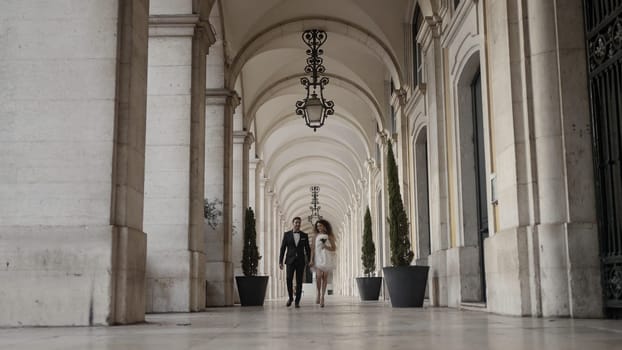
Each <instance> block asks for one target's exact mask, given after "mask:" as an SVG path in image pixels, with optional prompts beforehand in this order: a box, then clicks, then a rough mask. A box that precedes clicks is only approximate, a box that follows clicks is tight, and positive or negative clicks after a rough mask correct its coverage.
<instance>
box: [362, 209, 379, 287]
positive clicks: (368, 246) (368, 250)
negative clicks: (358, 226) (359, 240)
mask: <svg viewBox="0 0 622 350" xmlns="http://www.w3.org/2000/svg"><path fill="white" fill-rule="evenodd" d="M363 221H364V226H363V248H362V249H361V251H362V255H361V259H362V260H363V273H364V274H365V276H366V277H371V276H372V275H373V273H374V272H375V271H376V246H375V245H374V241H373V239H372V237H371V213H370V212H369V207H367V211H365V218H364V219H363Z"/></svg>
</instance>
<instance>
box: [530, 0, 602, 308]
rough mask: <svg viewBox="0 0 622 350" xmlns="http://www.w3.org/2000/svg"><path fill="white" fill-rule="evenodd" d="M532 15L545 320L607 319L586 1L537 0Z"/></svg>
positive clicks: (539, 246)
mask: <svg viewBox="0 0 622 350" xmlns="http://www.w3.org/2000/svg"><path fill="white" fill-rule="evenodd" d="M527 13H528V19H527V21H528V26H527V27H528V29H529V37H530V40H529V42H528V43H529V46H528V55H529V56H528V62H529V65H530V66H529V69H530V70H531V76H530V78H531V84H530V86H528V88H527V89H528V91H527V96H528V98H529V97H531V99H532V101H533V102H531V101H529V102H531V103H529V102H528V105H530V106H531V107H532V108H529V109H528V110H529V111H532V113H533V115H530V118H529V119H530V121H531V123H533V134H532V135H530V136H531V137H533V139H532V141H531V142H533V153H532V155H531V156H532V157H533V160H532V165H534V166H535V167H536V168H537V170H536V174H535V175H536V178H537V183H538V187H537V196H538V198H537V208H538V209H539V210H538V213H537V214H538V218H537V221H539V224H538V225H536V227H535V231H536V235H535V237H536V240H537V242H538V243H537V244H534V245H532V246H530V248H531V249H534V252H533V254H539V258H538V260H539V271H538V272H537V275H539V276H540V281H539V285H540V288H541V293H540V294H541V302H542V316H545V317H546V316H573V317H601V316H602V291H601V288H600V266H599V256H598V254H599V249H598V238H597V237H598V230H597V226H596V212H595V208H596V206H595V203H594V197H595V195H594V185H593V184H594V176H593V173H592V171H591V170H592V157H591V150H592V148H591V144H590V141H591V140H590V137H585V136H583V135H589V134H590V132H591V130H590V127H589V125H590V119H589V105H588V101H589V96H588V93H587V90H586V89H585V88H584V87H583V85H582V82H584V81H586V80H587V74H586V66H587V64H586V63H585V45H584V36H583V28H580V27H581V26H578V25H576V23H577V22H576V20H579V23H581V21H580V19H581V18H582V15H583V10H582V4H581V1H579V0H573V1H567V2H564V3H563V4H562V3H557V2H540V1H535V0H530V1H528V5H527ZM553 24H556V25H557V28H554V26H553ZM578 63H579V64H578Z"/></svg>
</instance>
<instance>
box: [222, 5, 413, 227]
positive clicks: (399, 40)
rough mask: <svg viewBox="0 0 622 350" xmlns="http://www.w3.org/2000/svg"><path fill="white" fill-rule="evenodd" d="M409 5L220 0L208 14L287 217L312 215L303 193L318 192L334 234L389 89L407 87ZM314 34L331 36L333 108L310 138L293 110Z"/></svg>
mask: <svg viewBox="0 0 622 350" xmlns="http://www.w3.org/2000/svg"><path fill="white" fill-rule="evenodd" d="M412 7H413V1H412V0H391V1H377V0H339V1H335V0H315V1H309V0H307V1H301V0H261V1H251V0H224V1H222V3H221V4H220V6H219V7H218V8H217V9H215V10H216V11H221V16H219V17H220V18H221V23H219V24H220V26H221V28H219V30H221V31H222V32H223V33H224V34H222V35H223V38H224V42H225V56H226V57H227V61H228V64H229V67H230V70H229V75H228V76H226V77H224V80H225V84H226V85H227V86H228V87H230V88H235V89H236V90H237V91H238V93H239V95H240V96H242V100H243V103H242V105H241V108H242V110H241V111H240V112H241V113H242V115H243V116H244V127H245V128H246V129H247V130H249V131H252V132H253V133H254V135H255V139H256V144H255V148H256V149H255V150H256V154H257V156H258V157H259V158H261V159H262V161H263V164H264V176H265V177H266V178H268V179H269V186H271V188H272V189H273V190H274V191H275V194H276V196H277V199H278V201H279V205H280V208H281V209H282V211H283V215H284V217H285V218H286V219H289V218H292V217H294V216H302V217H303V218H304V217H306V216H307V215H309V214H310V211H309V205H310V201H311V194H310V191H309V188H310V186H312V185H319V186H320V188H321V190H320V195H319V201H320V205H321V207H322V209H321V210H320V213H321V214H322V215H323V216H324V218H326V219H328V220H329V221H331V222H332V223H333V226H334V227H339V225H340V224H341V223H342V222H343V220H344V218H345V215H346V213H347V212H348V206H349V205H351V203H352V199H353V198H354V197H355V196H356V193H357V192H358V193H360V192H361V185H360V182H361V180H363V179H366V178H367V168H366V166H367V162H368V160H369V159H370V158H374V155H375V152H376V151H375V147H376V146H375V140H376V134H377V130H378V129H381V130H384V129H386V128H387V126H386V124H387V120H388V114H389V113H388V111H389V102H388V99H389V91H390V82H391V81H393V83H394V85H395V86H396V87H398V88H399V87H400V85H401V84H402V81H403V79H404V68H403V67H404V61H405V53H404V30H405V27H404V23H408V21H409V17H410V14H411V13H412ZM314 28H316V29H322V30H325V31H326V32H327V33H328V39H327V41H326V43H325V44H324V45H323V49H324V66H325V67H326V73H327V75H328V76H329V78H330V83H329V84H328V85H327V87H326V90H325V96H326V97H327V98H328V99H331V100H333V101H334V102H335V114H334V115H332V116H330V117H329V118H328V119H327V121H326V123H325V125H324V126H323V127H322V128H320V129H318V130H317V131H316V132H314V131H313V129H310V128H308V127H307V126H305V124H304V121H303V120H302V119H301V118H300V116H297V115H296V114H295V107H294V106H295V102H296V101H297V100H301V99H302V98H303V97H304V88H303V87H302V85H300V78H301V77H302V76H304V67H305V64H306V54H305V50H306V48H307V47H306V45H305V44H304V43H303V41H302V32H303V31H304V30H306V29H314ZM363 195H365V193H363Z"/></svg>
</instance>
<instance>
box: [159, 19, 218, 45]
mask: <svg viewBox="0 0 622 350" xmlns="http://www.w3.org/2000/svg"><path fill="white" fill-rule="evenodd" d="M195 35H197V36H198V37H199V39H200V40H201V41H203V43H204V45H205V48H206V49H207V50H209V47H210V46H211V45H212V44H214V43H215V42H216V32H215V31H214V28H213V27H212V25H211V23H210V22H209V21H204V20H203V21H202V20H201V19H200V18H199V15H195V14H192V15H153V16H149V37H151V38H157V37H193V36H195Z"/></svg>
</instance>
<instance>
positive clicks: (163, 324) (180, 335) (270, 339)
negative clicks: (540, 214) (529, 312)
mask: <svg viewBox="0 0 622 350" xmlns="http://www.w3.org/2000/svg"><path fill="white" fill-rule="evenodd" d="M310 302H311V300H303V303H302V307H301V308H300V309H294V308H293V307H292V308H289V309H288V308H285V306H284V305H283V304H284V302H267V303H266V305H265V306H264V307H263V308H241V307H233V308H214V309H209V310H208V311H207V312H204V313H196V314H160V315H148V317H147V320H148V323H147V324H142V325H135V326H119V327H93V328H88V327H77V328H23V329H20V328H13V329H0V349H2V350H5V349H6V350H9V349H10V350H24V349H46V350H53V349H54V350H57V349H58V350H61V349H62V350H78V349H79V350H87V349H88V350H104V349H105V350H121V349H123V350H129V349H132V350H143V349H144V350H186V349H222V350H233V349H253V350H263V349H266V350H267V349H287V350H319V349H348V350H364V349H396V350H399V349H439V350H441V349H442V350H451V349H504V350H513V349H547V350H550V349H568V350H570V349H589V350H598V349H620V348H621V346H622V345H621V344H622V321H615V320H579V319H574V320H572V319H535V318H518V317H504V316H497V315H491V314H488V313H483V312H476V311H458V310H455V309H444V308H424V309H393V308H391V307H390V306H389V305H388V304H386V303H383V302H377V303H376V302H374V303H365V304H361V303H359V302H358V301H357V300H355V299H350V298H339V297H329V298H327V305H326V307H325V308H323V309H322V308H320V307H318V306H315V305H312V304H310Z"/></svg>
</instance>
